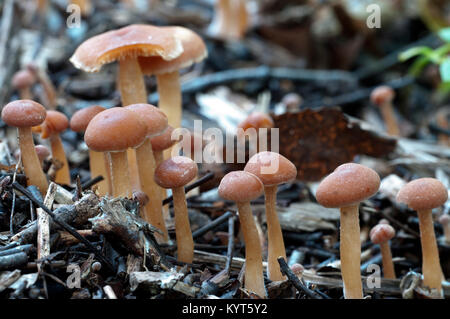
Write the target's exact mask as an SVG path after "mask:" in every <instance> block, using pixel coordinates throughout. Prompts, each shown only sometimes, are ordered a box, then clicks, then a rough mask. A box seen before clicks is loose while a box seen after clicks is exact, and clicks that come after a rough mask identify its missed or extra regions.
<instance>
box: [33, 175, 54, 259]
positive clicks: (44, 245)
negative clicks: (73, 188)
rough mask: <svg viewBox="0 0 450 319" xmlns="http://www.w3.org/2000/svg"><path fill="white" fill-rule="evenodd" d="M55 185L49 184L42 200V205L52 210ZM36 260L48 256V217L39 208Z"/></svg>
mask: <svg viewBox="0 0 450 319" xmlns="http://www.w3.org/2000/svg"><path fill="white" fill-rule="evenodd" d="M55 194H56V184H55V183H53V182H52V183H50V185H49V186H48V190H47V194H46V195H45V198H44V205H45V206H47V207H48V208H50V209H51V208H52V205H53V202H54V200H55ZM36 211H37V231H38V234H37V258H38V259H43V258H45V257H47V256H48V255H49V254H50V216H49V215H48V214H47V213H46V212H44V211H43V210H42V209H41V208H38V209H37V210H36Z"/></svg>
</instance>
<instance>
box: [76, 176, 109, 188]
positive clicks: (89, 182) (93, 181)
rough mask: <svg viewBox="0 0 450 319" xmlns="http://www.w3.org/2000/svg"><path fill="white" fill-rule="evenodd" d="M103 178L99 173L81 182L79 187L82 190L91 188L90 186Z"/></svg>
mask: <svg viewBox="0 0 450 319" xmlns="http://www.w3.org/2000/svg"><path fill="white" fill-rule="evenodd" d="M104 179H105V178H104V177H103V176H102V175H99V176H97V177H95V178H93V179H91V180H88V181H87V182H84V183H83V184H81V189H82V190H83V191H85V190H87V189H89V188H91V187H92V186H94V185H95V184H97V183H100V182H101V181H103V180H104Z"/></svg>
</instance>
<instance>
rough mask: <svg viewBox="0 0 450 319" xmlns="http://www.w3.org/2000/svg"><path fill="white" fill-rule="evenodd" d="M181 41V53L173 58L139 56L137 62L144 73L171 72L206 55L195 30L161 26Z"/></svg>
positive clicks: (189, 64)
mask: <svg viewBox="0 0 450 319" xmlns="http://www.w3.org/2000/svg"><path fill="white" fill-rule="evenodd" d="M161 29H162V30H164V31H165V32H170V33H172V34H173V36H174V37H175V38H176V39H178V40H179V41H181V43H182V46H183V53H182V54H181V55H180V56H178V57H177V58H175V59H173V60H167V59H163V58H161V57H140V58H139V64H140V66H141V69H142V73H144V74H149V75H151V74H165V73H172V72H174V71H177V70H179V69H183V68H187V67H189V66H191V65H192V64H194V63H198V62H200V61H202V60H203V59H204V58H206V56H207V55H208V51H207V49H206V46H205V43H204V42H203V40H202V38H200V37H199V36H198V35H197V34H196V33H195V32H193V31H191V30H189V29H187V28H183V27H178V26H176V27H161Z"/></svg>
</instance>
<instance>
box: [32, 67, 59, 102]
mask: <svg viewBox="0 0 450 319" xmlns="http://www.w3.org/2000/svg"><path fill="white" fill-rule="evenodd" d="M27 70H28V71H29V72H31V73H32V74H33V75H34V76H35V77H36V80H37V81H38V82H39V84H40V85H41V86H42V88H43V90H44V93H45V94H44V97H45V105H46V106H47V108H48V109H50V110H54V109H56V107H57V106H58V101H57V94H56V89H55V86H54V85H53V83H52V81H51V80H50V77H49V76H48V74H47V72H46V71H45V70H44V69H43V68H40V67H38V66H37V65H36V64H33V63H30V64H28V65H27Z"/></svg>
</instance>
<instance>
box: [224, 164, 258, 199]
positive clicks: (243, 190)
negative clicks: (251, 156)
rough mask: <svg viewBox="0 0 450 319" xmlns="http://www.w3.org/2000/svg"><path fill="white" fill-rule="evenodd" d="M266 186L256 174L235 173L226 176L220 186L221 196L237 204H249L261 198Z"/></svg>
mask: <svg viewBox="0 0 450 319" xmlns="http://www.w3.org/2000/svg"><path fill="white" fill-rule="evenodd" d="M263 190H264V186H263V184H262V183H261V180H260V179H259V178H258V177H257V176H256V175H254V174H252V173H249V172H246V171H233V172H230V173H228V174H226V175H225V176H224V177H223V178H222V180H221V181H220V185H219V196H220V197H222V198H225V199H227V200H232V201H235V202H249V201H251V200H254V199H256V198H258V197H259V196H261V194H262V193H263Z"/></svg>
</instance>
